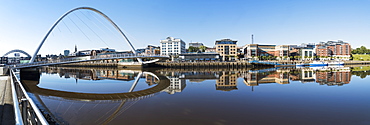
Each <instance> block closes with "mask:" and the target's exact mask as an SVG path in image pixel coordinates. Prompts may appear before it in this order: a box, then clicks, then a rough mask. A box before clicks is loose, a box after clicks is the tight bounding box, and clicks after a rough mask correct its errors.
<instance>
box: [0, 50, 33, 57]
mask: <svg viewBox="0 0 370 125" xmlns="http://www.w3.org/2000/svg"><path fill="white" fill-rule="evenodd" d="M15 52H19V53H23V54H24V55H26V56H27V57H31V55H30V54H28V53H27V52H25V51H23V50H19V49H15V50H11V51H9V52H7V53H5V54H4V55H3V56H2V57H5V56H7V55H9V54H10V53H15Z"/></svg>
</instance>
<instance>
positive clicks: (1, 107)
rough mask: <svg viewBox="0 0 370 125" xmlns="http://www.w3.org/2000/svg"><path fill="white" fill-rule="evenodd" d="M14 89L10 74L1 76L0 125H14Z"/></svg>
mask: <svg viewBox="0 0 370 125" xmlns="http://www.w3.org/2000/svg"><path fill="white" fill-rule="evenodd" d="M14 124H15V118H14V109H13V98H12V89H11V85H10V77H9V76H0V125H14Z"/></svg>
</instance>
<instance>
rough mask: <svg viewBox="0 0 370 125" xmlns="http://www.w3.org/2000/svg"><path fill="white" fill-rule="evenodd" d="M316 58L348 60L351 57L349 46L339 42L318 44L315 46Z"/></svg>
mask: <svg viewBox="0 0 370 125" xmlns="http://www.w3.org/2000/svg"><path fill="white" fill-rule="evenodd" d="M316 56H318V57H320V58H326V57H331V58H334V59H335V58H337V59H342V60H349V59H350V57H351V45H350V44H349V43H346V42H343V41H341V40H338V41H328V42H320V43H319V44H317V45H316Z"/></svg>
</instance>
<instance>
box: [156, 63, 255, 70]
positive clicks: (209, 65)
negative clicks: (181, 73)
mask: <svg viewBox="0 0 370 125" xmlns="http://www.w3.org/2000/svg"><path fill="white" fill-rule="evenodd" d="M155 64H156V65H157V66H161V67H166V68H219V69H222V68H227V69H241V68H253V67H254V65H253V64H251V63H249V62H156V63H155Z"/></svg>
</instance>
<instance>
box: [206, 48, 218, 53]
mask: <svg viewBox="0 0 370 125" xmlns="http://www.w3.org/2000/svg"><path fill="white" fill-rule="evenodd" d="M205 52H206V53H216V48H214V47H213V48H208V47H207V48H206V50H205Z"/></svg>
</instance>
